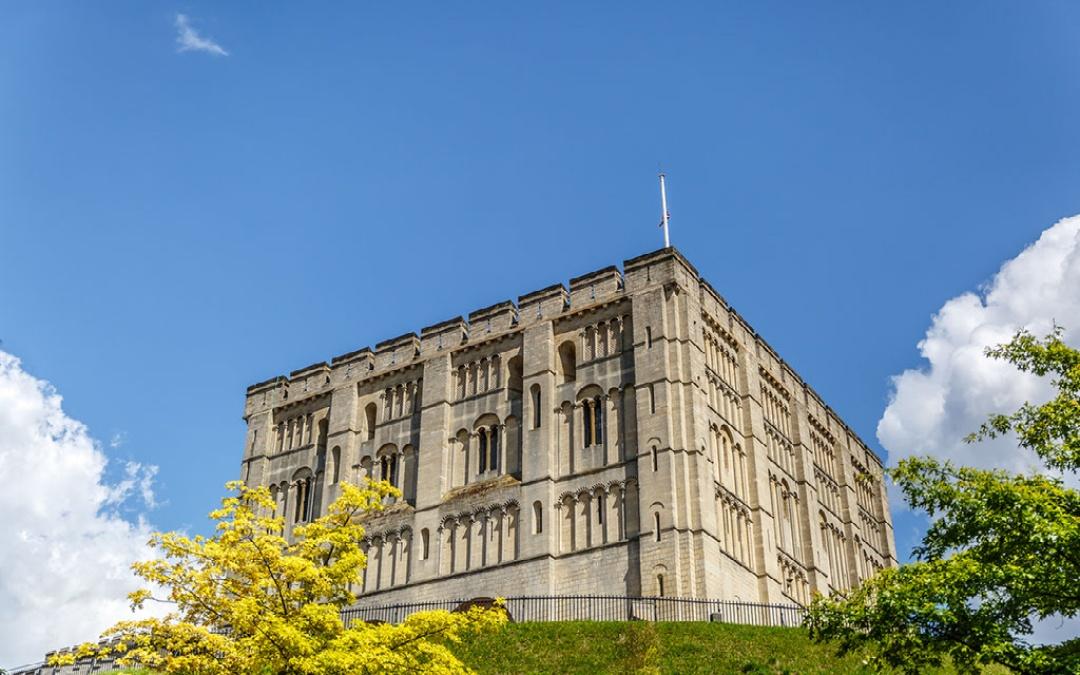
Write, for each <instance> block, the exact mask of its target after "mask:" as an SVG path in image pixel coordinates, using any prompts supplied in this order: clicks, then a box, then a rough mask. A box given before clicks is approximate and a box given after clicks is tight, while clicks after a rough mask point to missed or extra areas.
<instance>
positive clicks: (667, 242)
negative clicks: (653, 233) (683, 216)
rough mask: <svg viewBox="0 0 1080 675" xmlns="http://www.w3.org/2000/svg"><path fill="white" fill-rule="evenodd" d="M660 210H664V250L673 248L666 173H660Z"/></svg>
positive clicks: (662, 221) (661, 222) (662, 222)
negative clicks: (669, 229) (669, 226)
mask: <svg viewBox="0 0 1080 675" xmlns="http://www.w3.org/2000/svg"><path fill="white" fill-rule="evenodd" d="M660 208H661V209H663V215H662V218H663V219H662V220H661V221H660V225H661V226H662V227H663V228H664V248H670V247H671V238H670V237H669V236H668V210H667V188H666V187H665V186H664V172H663V171H661V172H660Z"/></svg>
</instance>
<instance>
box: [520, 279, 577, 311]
mask: <svg viewBox="0 0 1080 675" xmlns="http://www.w3.org/2000/svg"><path fill="white" fill-rule="evenodd" d="M560 293H561V294H562V295H563V296H566V294H567V293H566V286H563V285H562V284H561V283H559V284H552V285H550V286H547V287H545V288H541V289H540V290H538V291H532V292H531V293H526V294H525V295H519V296H518V307H521V306H522V305H524V304H526V303H528V302H532V301H534V300H539V299H541V298H549V297H551V296H554V295H558V294H560Z"/></svg>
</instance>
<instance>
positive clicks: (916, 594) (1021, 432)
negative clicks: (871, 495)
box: [807, 329, 1080, 673]
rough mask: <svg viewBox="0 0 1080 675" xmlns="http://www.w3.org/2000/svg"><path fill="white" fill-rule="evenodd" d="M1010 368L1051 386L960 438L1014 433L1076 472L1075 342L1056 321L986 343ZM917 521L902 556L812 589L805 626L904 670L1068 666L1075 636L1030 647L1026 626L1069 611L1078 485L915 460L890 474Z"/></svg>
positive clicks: (1076, 587) (1075, 598) (1079, 377)
mask: <svg viewBox="0 0 1080 675" xmlns="http://www.w3.org/2000/svg"><path fill="white" fill-rule="evenodd" d="M986 353H987V355H988V356H990V357H992V358H995V359H1003V360H1005V361H1008V362H1009V363H1011V364H1013V365H1014V366H1016V367H1017V368H1019V369H1020V370H1022V371H1024V372H1030V373H1034V374H1036V375H1038V376H1040V377H1046V376H1049V377H1051V378H1052V382H1053V385H1054V387H1055V388H1056V390H1057V395H1056V396H1055V397H1054V398H1053V399H1052V400H1050V401H1049V402H1047V403H1044V404H1042V405H1032V404H1030V403H1029V404H1025V405H1024V406H1022V407H1021V408H1020V409H1019V410H1017V411H1016V412H1014V413H1012V414H1008V415H1000V414H999V415H993V416H991V417H990V418H989V420H988V421H987V422H986V423H985V424H983V426H982V427H981V428H980V429H979V430H978V431H977V432H976V433H974V434H972V435H971V436H969V437H968V438H967V439H966V440H967V442H969V443H973V442H977V441H979V440H983V439H987V438H995V437H998V436H1001V435H1005V434H1010V433H1012V434H1015V436H1016V438H1017V439H1018V441H1019V443H1020V445H1021V446H1023V447H1025V448H1028V449H1030V450H1032V451H1034V452H1035V453H1036V454H1037V455H1038V456H1039V457H1040V458H1041V459H1042V460H1043V462H1045V464H1046V465H1047V466H1048V467H1051V468H1052V469H1055V470H1057V471H1058V472H1061V473H1062V474H1063V475H1072V476H1075V475H1076V473H1077V471H1078V469H1080V351H1077V350H1076V349H1073V348H1071V347H1069V346H1068V345H1066V344H1065V343H1064V342H1063V341H1062V340H1061V331H1060V329H1057V330H1055V331H1054V332H1053V333H1051V334H1050V335H1048V336H1046V337H1045V338H1042V339H1038V338H1036V337H1034V336H1032V335H1031V334H1029V333H1027V332H1024V331H1022V332H1020V333H1018V334H1017V335H1016V336H1015V337H1014V338H1013V339H1012V340H1011V341H1010V342H1008V343H1007V344H1004V345H1000V346H998V347H995V348H991V349H988V350H987V352H986ZM890 473H891V475H892V478H893V480H894V482H895V483H896V484H897V485H898V486H899V488H900V490H901V491H902V492H903V494H904V497H905V498H906V499H907V501H908V503H909V504H910V505H911V506H912V508H914V509H917V510H922V511H925V512H926V513H927V514H928V515H929V516H930V518H931V525H930V527H929V529H928V531H927V533H926V535H925V536H924V538H923V541H922V544H921V545H920V546H918V547H916V549H915V551H914V556H915V559H916V561H915V562H913V563H911V564H908V565H903V566H901V567H900V568H899V569H889V570H884V571H882V572H880V573H879V574H877V575H875V576H874V577H873V578H871V579H870V580H868V581H866V582H864V583H863V584H862V585H861V586H860V587H859V588H857V589H855V590H854V591H852V592H851V593H849V594H848V595H847V597H840V598H837V597H834V598H824V597H821V596H818V597H816V598H815V599H814V601H813V602H812V603H811V607H810V612H809V616H808V619H807V625H808V627H809V629H810V633H811V636H812V637H813V638H814V639H815V640H818V641H831V642H835V643H837V644H838V647H839V651H840V652H841V653H842V654H843V653H848V652H853V651H855V652H862V653H866V654H868V659H869V661H870V664H871V665H872V666H875V667H877V668H880V669H884V668H889V667H891V668H896V669H899V670H901V671H903V672H906V673H917V672H922V671H924V670H925V669H926V668H927V667H932V666H938V665H941V664H942V663H943V661H944V660H945V657H946V656H947V657H949V658H950V659H951V660H952V662H953V663H954V664H955V665H956V666H957V667H958V668H960V669H961V670H963V671H975V672H977V671H979V670H980V669H981V668H982V667H983V666H985V665H987V664H990V663H998V664H1002V665H1005V666H1007V667H1009V668H1011V669H1013V670H1015V671H1017V672H1022V673H1080V640H1072V641H1067V642H1064V643H1061V644H1056V645H1043V646H1039V645H1033V644H1031V643H1030V641H1029V637H1030V634H1031V632H1032V622H1033V620H1035V619H1042V618H1045V617H1053V616H1059V615H1060V616H1064V617H1073V616H1076V615H1077V613H1078V611H1080V492H1078V491H1077V490H1074V489H1071V488H1069V487H1068V486H1067V485H1066V484H1065V483H1064V482H1063V481H1062V480H1061V479H1059V478H1058V477H1056V476H1050V475H1045V474H1043V473H1038V472H1034V473H1031V474H1013V473H1008V472H1005V471H993V470H983V469H975V468H969V467H961V466H954V465H953V464H951V463H949V462H943V461H938V460H935V459H932V458H927V457H915V458H909V459H904V460H902V461H900V462H899V465H898V466H897V467H896V468H894V469H892V470H891V472H890Z"/></svg>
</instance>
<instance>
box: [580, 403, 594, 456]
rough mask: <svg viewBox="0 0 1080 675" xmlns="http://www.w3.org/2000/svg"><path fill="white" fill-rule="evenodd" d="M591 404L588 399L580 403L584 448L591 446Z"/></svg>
mask: <svg viewBox="0 0 1080 675" xmlns="http://www.w3.org/2000/svg"><path fill="white" fill-rule="evenodd" d="M593 419H594V416H593V403H592V401H589V400H588V399H586V400H584V401H582V402H581V422H582V423H581V427H582V429H583V430H584V434H585V447H589V446H590V445H592V444H593V435H594V431H593V429H594V427H595V424H594V423H593Z"/></svg>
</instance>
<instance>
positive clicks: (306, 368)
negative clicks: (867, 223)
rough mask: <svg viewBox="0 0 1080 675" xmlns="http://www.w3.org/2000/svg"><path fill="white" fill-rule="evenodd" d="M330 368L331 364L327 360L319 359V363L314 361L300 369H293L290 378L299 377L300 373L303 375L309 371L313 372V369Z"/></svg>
mask: <svg viewBox="0 0 1080 675" xmlns="http://www.w3.org/2000/svg"><path fill="white" fill-rule="evenodd" d="M329 368H330V365H329V364H328V363H327V362H326V361H319V362H318V363H313V364H311V365H310V366H304V367H303V368H300V369H299V370H294V371H292V372H291V373H289V379H292V378H294V377H297V376H299V375H303V374H304V373H308V372H311V371H313V370H321V369H327V370H328V369H329Z"/></svg>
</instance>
